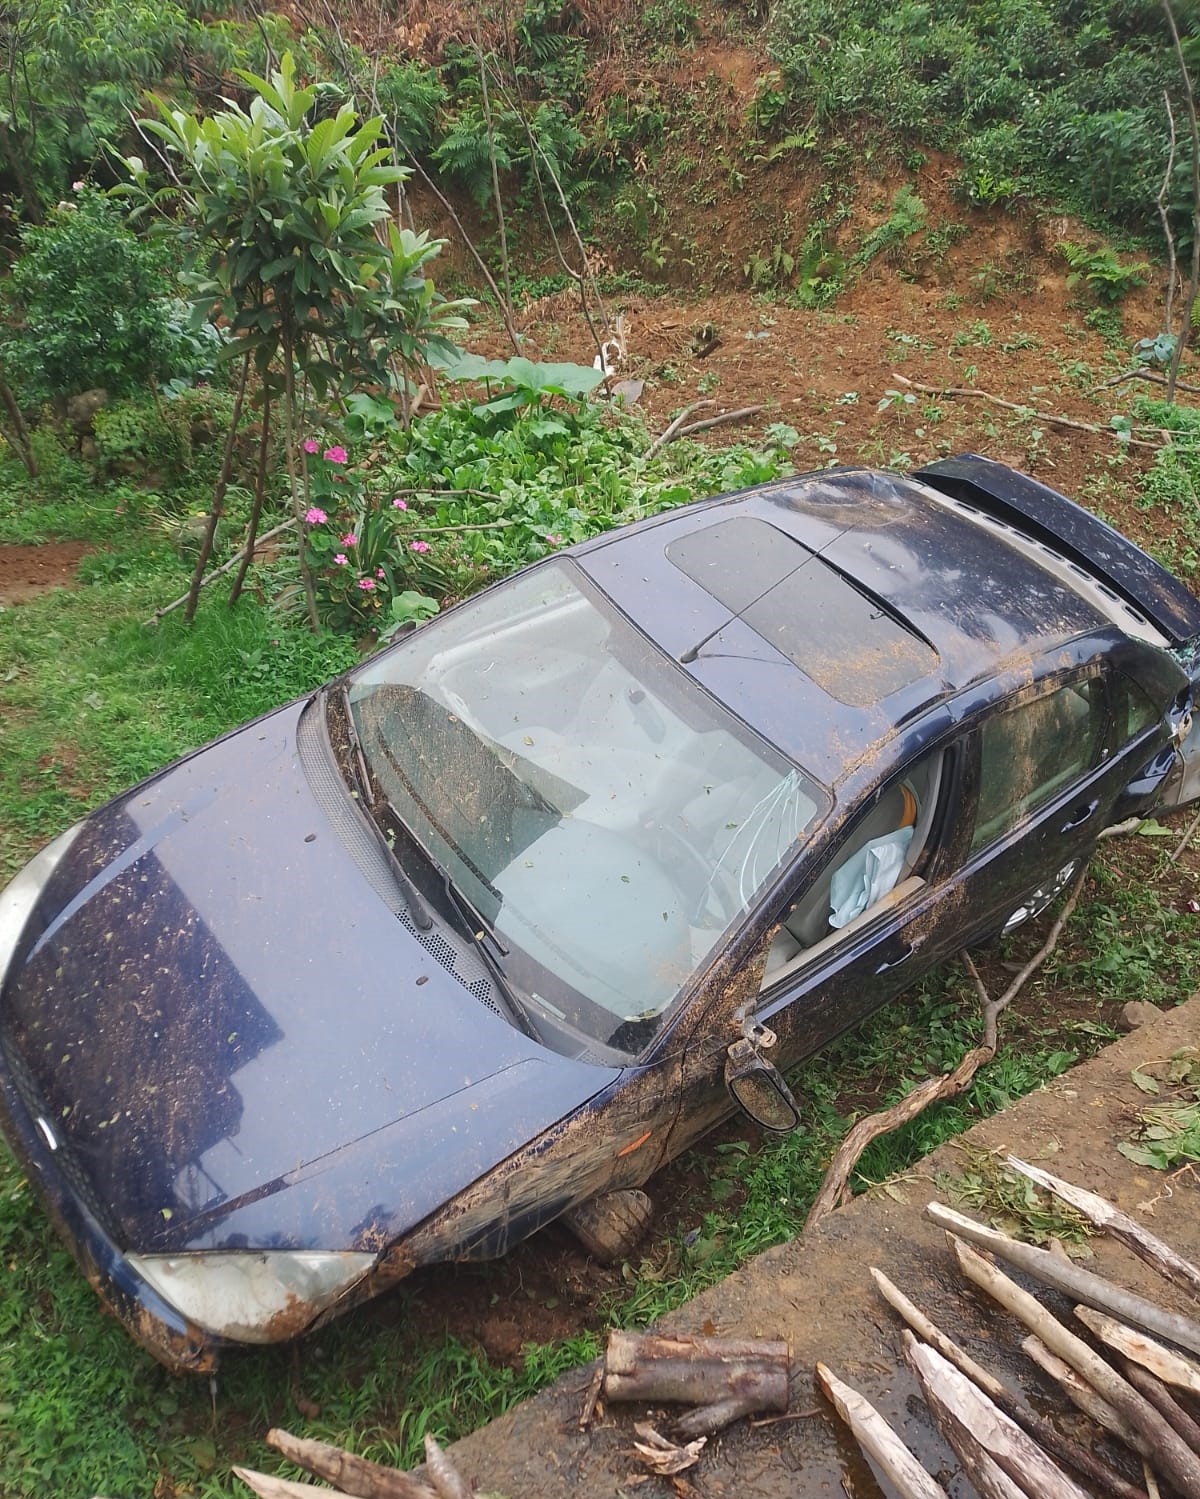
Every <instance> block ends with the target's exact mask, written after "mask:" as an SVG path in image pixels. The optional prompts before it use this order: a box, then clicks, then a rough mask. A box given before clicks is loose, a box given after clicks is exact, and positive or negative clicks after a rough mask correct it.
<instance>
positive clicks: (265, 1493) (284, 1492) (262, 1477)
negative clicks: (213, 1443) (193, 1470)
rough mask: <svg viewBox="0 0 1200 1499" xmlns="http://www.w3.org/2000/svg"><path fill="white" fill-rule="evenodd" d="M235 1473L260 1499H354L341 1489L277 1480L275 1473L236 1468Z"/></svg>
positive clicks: (286, 1479) (285, 1479)
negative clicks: (318, 1498) (316, 1497)
mask: <svg viewBox="0 0 1200 1499" xmlns="http://www.w3.org/2000/svg"><path fill="white" fill-rule="evenodd" d="M233 1471H234V1473H235V1474H236V1476H237V1477H238V1478H240V1479H241V1480H242V1482H243V1483H244V1484H245V1485H246V1487H247V1488H249V1489H252V1490H253V1491H254V1492H255V1493H256V1494H257V1495H258V1499H314V1495H318V1494H319V1495H321V1496H322V1499H353V1495H347V1494H346V1493H344V1492H343V1491H342V1490H341V1489H327V1488H326V1487H325V1486H324V1485H323V1484H320V1485H318V1484H315V1483H293V1482H292V1480H291V1479H290V1478H276V1477H275V1475H274V1474H273V1473H256V1472H255V1471H254V1469H253V1468H237V1467H235V1468H234V1470H233Z"/></svg>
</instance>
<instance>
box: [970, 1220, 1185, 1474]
mask: <svg viewBox="0 0 1200 1499" xmlns="http://www.w3.org/2000/svg"><path fill="white" fill-rule="evenodd" d="M950 1242H951V1244H952V1245H953V1246H954V1252H955V1254H956V1255H957V1256H958V1263H959V1267H960V1268H961V1270H962V1272H963V1274H964V1275H965V1276H966V1277H967V1279H968V1280H970V1281H972V1282H973V1283H974V1284H975V1285H977V1286H979V1287H980V1288H981V1289H982V1290H984V1291H986V1292H987V1293H988V1295H989V1296H991V1297H992V1298H993V1300H995V1301H998V1302H999V1303H1000V1305H1001V1306H1003V1307H1004V1308H1005V1310H1006V1311H1010V1312H1011V1313H1012V1314H1013V1316H1014V1317H1016V1318H1017V1319H1018V1320H1019V1321H1021V1322H1023V1323H1024V1324H1025V1326H1026V1327H1027V1328H1029V1330H1030V1331H1031V1332H1035V1333H1036V1334H1037V1335H1038V1337H1039V1338H1041V1340H1042V1342H1043V1343H1045V1344H1046V1346H1047V1347H1048V1348H1049V1349H1050V1350H1051V1352H1053V1353H1057V1354H1058V1356H1059V1358H1061V1359H1065V1360H1066V1362H1067V1363H1068V1364H1070V1365H1071V1367H1072V1368H1073V1369H1074V1370H1075V1372H1076V1373H1077V1374H1081V1375H1082V1376H1083V1377H1084V1379H1086V1380H1087V1382H1088V1384H1090V1385H1091V1386H1092V1388H1093V1389H1094V1390H1095V1391H1096V1392H1097V1394H1099V1395H1102V1396H1103V1397H1104V1399H1105V1400H1107V1401H1108V1402H1109V1404H1110V1405H1112V1406H1114V1407H1115V1408H1116V1410H1117V1411H1118V1413H1119V1414H1120V1415H1121V1416H1123V1417H1124V1418H1125V1420H1126V1421H1128V1422H1129V1425H1130V1427H1131V1429H1132V1434H1133V1436H1134V1437H1135V1446H1136V1450H1137V1451H1138V1452H1140V1453H1141V1455H1142V1456H1143V1457H1147V1458H1150V1459H1151V1461H1152V1462H1153V1463H1154V1465H1155V1467H1156V1468H1157V1470H1158V1471H1159V1472H1160V1473H1161V1474H1162V1475H1163V1477H1164V1478H1167V1479H1169V1480H1170V1482H1171V1483H1172V1484H1173V1485H1174V1486H1175V1488H1177V1489H1178V1490H1179V1492H1180V1493H1181V1494H1183V1495H1185V1496H1186V1499H1200V1459H1198V1458H1197V1457H1196V1454H1195V1453H1194V1452H1192V1450H1191V1449H1190V1448H1189V1447H1188V1446H1187V1444H1186V1443H1185V1442H1184V1441H1182V1440H1181V1439H1180V1438H1179V1437H1177V1436H1176V1435H1175V1433H1174V1432H1173V1431H1172V1430H1171V1428H1170V1427H1169V1426H1168V1425H1167V1423H1166V1422H1165V1421H1164V1420H1163V1418H1162V1417H1161V1416H1160V1415H1159V1413H1158V1412H1157V1411H1156V1410H1155V1409H1154V1407H1153V1406H1152V1405H1151V1404H1150V1402H1149V1401H1148V1400H1147V1399H1146V1398H1145V1396H1144V1395H1139V1394H1138V1392H1137V1391H1136V1390H1135V1389H1134V1388H1133V1386H1132V1385H1131V1384H1129V1382H1128V1381H1127V1380H1124V1379H1122V1378H1121V1376H1120V1375H1119V1374H1118V1373H1117V1371H1116V1370H1115V1369H1113V1368H1112V1367H1111V1366H1110V1365H1108V1364H1106V1363H1105V1362H1104V1360H1103V1359H1102V1358H1101V1357H1100V1355H1099V1354H1098V1353H1095V1352H1093V1350H1092V1349H1091V1348H1089V1347H1088V1345H1087V1344H1086V1343H1085V1342H1083V1341H1082V1339H1080V1338H1077V1337H1076V1336H1075V1334H1074V1333H1073V1332H1071V1331H1069V1329H1067V1328H1066V1327H1064V1326H1063V1325H1062V1323H1061V1322H1059V1321H1058V1319H1057V1318H1056V1317H1052V1316H1051V1315H1050V1313H1049V1312H1048V1311H1047V1310H1046V1309H1045V1307H1044V1306H1042V1304H1041V1303H1040V1302H1039V1301H1037V1300H1036V1298H1034V1297H1033V1296H1031V1295H1030V1294H1029V1292H1028V1291H1023V1290H1022V1289H1021V1287H1020V1286H1018V1285H1016V1284H1015V1283H1014V1282H1013V1281H1011V1280H1009V1278H1008V1276H1007V1275H1005V1274H1003V1273H1002V1272H1001V1271H999V1270H997V1269H996V1267H995V1266H994V1265H991V1264H989V1263H988V1261H987V1260H985V1259H984V1258H983V1256H982V1255H981V1254H977V1253H976V1252H975V1250H973V1249H972V1248H971V1247H970V1245H969V1244H964V1243H963V1241H962V1240H961V1239H956V1238H955V1237H954V1236H953V1234H951V1235H950Z"/></svg>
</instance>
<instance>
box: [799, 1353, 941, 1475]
mask: <svg viewBox="0 0 1200 1499" xmlns="http://www.w3.org/2000/svg"><path fill="white" fill-rule="evenodd" d="M817 1379H818V1381H819V1383H820V1386H821V1388H822V1389H823V1390H824V1391H825V1393H826V1395H828V1397H829V1399H830V1401H831V1402H832V1404H833V1408H834V1410H836V1411H837V1413H838V1415H839V1416H841V1418H842V1420H843V1421H845V1423H846V1425H847V1426H848V1427H849V1428H850V1432H851V1435H852V1436H853V1437H854V1440H855V1441H856V1442H857V1443H858V1445H859V1446H860V1447H861V1448H862V1450H863V1451H864V1452H865V1453H866V1454H867V1456H868V1457H869V1458H872V1459H873V1460H874V1461H875V1462H876V1463H877V1464H878V1465H879V1467H880V1468H881V1469H882V1470H883V1473H884V1475H885V1476H886V1477H887V1478H888V1479H889V1480H890V1481H891V1483H892V1484H893V1485H894V1486H895V1488H896V1490H897V1492H898V1493H899V1494H900V1499H946V1490H945V1489H944V1488H943V1487H942V1486H941V1484H940V1483H938V1482H937V1480H936V1479H933V1478H931V1477H930V1476H929V1474H928V1473H927V1472H926V1471H925V1469H924V1468H923V1467H922V1466H921V1464H920V1463H919V1462H918V1461H917V1459H916V1458H915V1457H914V1456H913V1454H912V1453H911V1452H910V1451H909V1450H908V1448H907V1447H906V1446H905V1445H904V1443H903V1442H902V1441H901V1440H900V1438H899V1437H898V1436H897V1435H896V1433H895V1432H894V1431H893V1430H892V1428H891V1427H890V1426H889V1425H888V1423H887V1422H886V1421H885V1420H884V1419H883V1417H882V1416H881V1415H880V1414H879V1412H878V1411H877V1410H876V1409H875V1407H874V1406H873V1405H872V1404H871V1402H870V1401H869V1400H868V1399H867V1398H866V1396H865V1395H861V1394H859V1392H858V1391H857V1390H856V1389H853V1388H852V1387H851V1386H850V1385H848V1384H843V1383H842V1381H841V1380H840V1379H838V1377H837V1376H836V1375H835V1374H834V1373H833V1372H832V1371H831V1370H830V1369H828V1368H827V1367H826V1366H825V1365H824V1364H821V1363H818V1365H817Z"/></svg>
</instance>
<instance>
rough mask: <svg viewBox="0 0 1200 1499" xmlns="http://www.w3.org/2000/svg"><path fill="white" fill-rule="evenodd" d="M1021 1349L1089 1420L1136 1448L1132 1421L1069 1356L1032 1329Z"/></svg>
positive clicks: (1023, 1341)
mask: <svg viewBox="0 0 1200 1499" xmlns="http://www.w3.org/2000/svg"><path fill="white" fill-rule="evenodd" d="M1021 1351H1022V1352H1023V1353H1024V1354H1025V1355H1026V1356H1027V1357H1028V1358H1029V1359H1030V1360H1031V1361H1032V1362H1033V1363H1035V1364H1036V1365H1037V1366H1038V1368H1039V1369H1041V1370H1042V1372H1043V1373H1044V1374H1048V1375H1049V1376H1050V1378H1051V1379H1052V1380H1054V1382H1055V1383H1056V1384H1057V1385H1059V1386H1060V1387H1061V1389H1062V1391H1063V1394H1064V1395H1066V1397H1067V1399H1068V1400H1069V1401H1070V1402H1071V1404H1072V1405H1074V1406H1075V1407H1076V1408H1077V1409H1078V1410H1081V1411H1082V1412H1083V1414H1084V1415H1085V1416H1086V1417H1087V1418H1088V1420H1089V1421H1094V1422H1095V1423H1096V1425H1097V1426H1099V1427H1100V1428H1101V1430H1102V1431H1107V1432H1108V1433H1109V1434H1110V1435H1111V1436H1114V1437H1116V1438H1117V1440H1118V1441H1119V1442H1124V1443H1125V1445H1126V1447H1129V1448H1131V1449H1135V1448H1136V1446H1137V1439H1136V1437H1135V1436H1134V1434H1133V1427H1132V1426H1130V1424H1129V1422H1128V1421H1126V1420H1125V1418H1124V1417H1123V1416H1121V1415H1119V1414H1118V1413H1117V1412H1116V1411H1115V1410H1114V1409H1113V1408H1112V1406H1111V1405H1109V1403H1108V1401H1107V1400H1104V1399H1102V1397H1101V1396H1099V1395H1097V1394H1096V1392H1095V1390H1093V1389H1092V1387H1091V1385H1090V1384H1088V1382H1087V1380H1086V1379H1083V1378H1081V1376H1080V1375H1078V1374H1076V1372H1075V1370H1074V1369H1072V1368H1071V1366H1070V1364H1068V1363H1067V1362H1066V1360H1065V1359H1061V1358H1059V1356H1058V1354H1057V1353H1051V1352H1050V1350H1049V1348H1047V1347H1046V1345H1045V1343H1043V1342H1042V1340H1041V1338H1039V1337H1037V1336H1036V1335H1035V1334H1034V1333H1030V1334H1029V1336H1028V1337H1027V1338H1025V1339H1023V1340H1022V1343H1021Z"/></svg>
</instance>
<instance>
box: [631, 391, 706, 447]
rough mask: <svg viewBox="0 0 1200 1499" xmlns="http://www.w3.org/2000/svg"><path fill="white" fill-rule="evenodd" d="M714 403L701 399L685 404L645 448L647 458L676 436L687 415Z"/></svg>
mask: <svg viewBox="0 0 1200 1499" xmlns="http://www.w3.org/2000/svg"><path fill="white" fill-rule="evenodd" d="M716 404H717V403H716V402H715V401H708V400H703V401H693V402H692V403H691V405H690V406H685V407H684V408H683V410H682V411H681V412H680V413H679V415H678V416H677V417H676V418H675V420H674V421H673V422H671V423H670V424H669V425H668V426H667V427H665V428H664V429H663V431H662V432H660V433H659V435H658V436H657V437H656V438H655V439H654V441H653V442H652V443H651V444H650V446H649V447H648V448H647V449H646V452H645V456H646V457H647V458H653V457H654V455H655V454H656V453H657V452H658V451H659V449H660V448H665V447H666V445H667V444H668V443H669V442H670V441H671V439H672V438H673V437H678V435H679V429H680V427H682V426H683V424H684V422H686V421H687V419H688V417H689V416H691V414H692V412H693V411H701V410H703V408H704V407H705V406H715V405H716Z"/></svg>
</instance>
